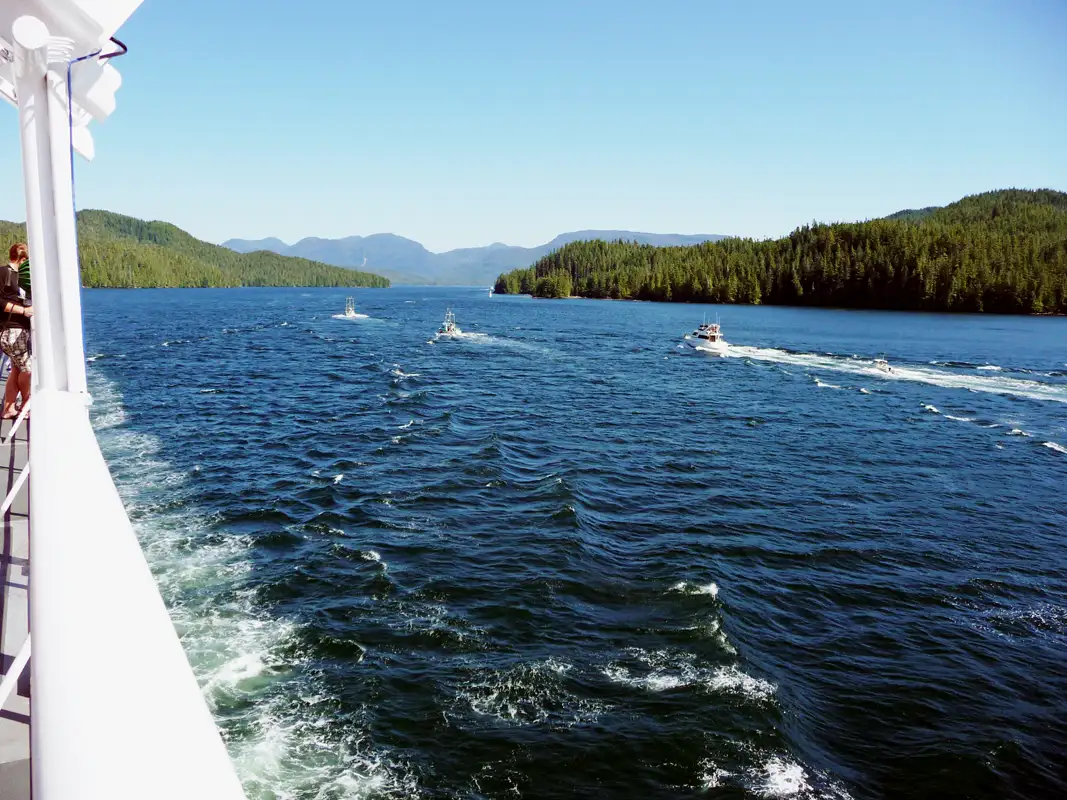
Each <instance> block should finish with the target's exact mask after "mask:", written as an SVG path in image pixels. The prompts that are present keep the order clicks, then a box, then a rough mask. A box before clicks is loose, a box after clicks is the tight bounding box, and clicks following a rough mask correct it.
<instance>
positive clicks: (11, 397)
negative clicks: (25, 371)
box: [3, 364, 21, 419]
mask: <svg viewBox="0 0 1067 800" xmlns="http://www.w3.org/2000/svg"><path fill="white" fill-rule="evenodd" d="M20 375H21V370H20V369H19V368H18V367H16V366H15V365H14V364H12V365H11V372H10V373H9V374H8V376H7V383H6V384H5V385H4V413H3V416H4V418H6V419H10V418H11V417H13V416H15V400H16V399H17V398H18V396H19V388H20V387H19V376H20Z"/></svg>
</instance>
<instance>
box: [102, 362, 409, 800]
mask: <svg viewBox="0 0 1067 800" xmlns="http://www.w3.org/2000/svg"><path fill="white" fill-rule="evenodd" d="M88 378H89V387H90V390H91V391H92V395H93V399H94V402H93V406H92V419H93V427H94V429H95V430H96V433H97V438H98V441H99V442H100V446H101V450H102V451H103V453H104V455H105V457H106V459H107V462H108V467H109V469H110V470H111V472H112V475H113V477H114V479H115V483H116V486H117V487H118V489H119V493H120V494H121V496H122V499H123V503H124V505H125V506H126V509H127V512H128V513H129V516H130V521H131V522H132V523H133V527H134V531H135V532H136V534H137V537H138V540H139V541H140V543H141V547H142V549H143V550H144V553H145V557H146V559H147V561H148V563H149V566H150V567H151V569H152V573H153V575H154V577H155V579H156V582H157V584H158V586H159V590H160V594H161V595H162V597H163V599H164V601H165V603H166V605H167V608H168V611H169V612H170V616H171V619H172V621H173V622H174V627H175V628H176V629H177V632H178V634H179V636H180V637H181V642H182V647H183V648H184V650H185V654H186V656H187V657H188V659H189V663H190V665H191V666H192V668H193V672H194V673H195V675H196V677H197V680H198V682H199V683H200V687H201V691H202V692H203V694H204V698H205V700H206V701H207V703H208V706H209V708H210V709H211V711H212V713H213V715H214V716H215V720H216V723H217V724H218V725H219V727H220V728H221V730H222V732H223V738H224V739H225V741H226V744H227V748H228V749H229V751H230V756H231V757H232V758H233V761H234V765H235V767H236V769H237V773H238V775H239V777H240V779H241V782H242V784H243V785H244V788H245V791H246V793H247V794H248V797H249V798H264V799H266V798H297V797H323V798H325V797H330V798H347V797H366V796H367V795H368V794H370V795H374V796H378V797H410V796H413V795H415V794H417V786H416V785H415V784H416V779H415V776H414V774H413V773H412V772H411V770H410V769H409V768H408V767H407V766H406V765H404V764H401V763H399V761H398V760H396V759H394V758H392V757H391V756H390V755H389V754H388V753H387V752H386V751H383V750H381V749H378V748H375V747H373V746H371V745H369V744H368V743H367V741H366V739H367V736H366V726H365V725H364V724H361V720H360V719H358V718H357V717H356V716H354V715H351V714H349V713H348V712H345V711H344V710H342V709H339V707H338V702H337V699H336V697H334V696H333V695H332V693H331V692H330V691H329V689H328V688H326V687H324V686H323V685H321V682H320V680H319V678H318V677H317V676H316V674H315V673H314V672H313V671H312V670H310V669H309V665H308V656H307V655H306V649H305V648H304V647H303V646H302V641H301V633H300V630H299V626H298V625H296V624H295V623H293V622H291V621H289V620H286V619H282V618H278V617H276V616H274V615H272V614H270V613H269V612H268V611H267V610H266V609H265V608H264V607H263V605H262V603H261V602H260V601H259V591H258V589H257V586H256V583H255V574H254V566H253V561H252V550H253V542H252V540H251V539H250V538H249V537H246V536H243V535H238V534H233V533H227V534H226V535H220V534H219V528H218V520H217V519H216V517H215V516H213V515H211V514H208V513H205V512H204V511H203V510H202V509H201V508H200V507H199V506H198V505H197V496H198V492H199V491H200V488H201V487H200V484H199V478H200V474H199V473H200V468H199V466H196V467H194V468H193V470H192V471H191V472H188V473H187V472H183V471H180V470H178V469H176V468H175V467H174V466H173V465H172V464H170V463H168V461H166V459H165V458H164V457H163V456H162V454H161V452H160V450H161V445H160V442H159V441H158V440H157V439H156V438H155V437H154V436H150V435H147V434H144V433H141V432H138V431H135V430H133V429H131V428H130V427H129V426H128V425H127V424H126V415H125V412H124V409H123V404H122V397H121V395H120V393H119V391H118V390H117V388H116V386H115V385H114V384H113V383H112V382H111V381H110V380H108V379H107V378H106V377H104V376H103V375H102V374H101V373H99V372H97V371H96V370H95V369H90V371H89V375H88ZM342 477H343V476H341V475H337V476H335V477H334V479H333V482H334V483H335V484H336V483H338V482H339V479H340V478H342ZM375 555H376V554H375ZM346 716H350V717H351V718H349V719H346V720H345V722H344V724H342V725H340V726H338V725H337V722H338V721H339V720H340V719H342V717H346Z"/></svg>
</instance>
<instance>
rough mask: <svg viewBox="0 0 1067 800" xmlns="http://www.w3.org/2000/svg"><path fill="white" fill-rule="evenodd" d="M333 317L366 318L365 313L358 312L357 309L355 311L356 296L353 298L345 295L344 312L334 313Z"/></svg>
mask: <svg viewBox="0 0 1067 800" xmlns="http://www.w3.org/2000/svg"><path fill="white" fill-rule="evenodd" d="M333 318H334V319H368V317H367V315H366V314H360V313H359V312H358V311H356V298H354V297H346V298H345V313H344V314H334V315H333Z"/></svg>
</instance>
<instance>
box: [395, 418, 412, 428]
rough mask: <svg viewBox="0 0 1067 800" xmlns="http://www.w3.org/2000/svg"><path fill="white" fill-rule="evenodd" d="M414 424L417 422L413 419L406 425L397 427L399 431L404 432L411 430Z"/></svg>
mask: <svg viewBox="0 0 1067 800" xmlns="http://www.w3.org/2000/svg"><path fill="white" fill-rule="evenodd" d="M414 424H415V420H413V419H409V420H408V421H407V422H405V423H404V424H403V425H397V429H398V430H404V429H405V428H410V427H411V426H412V425H414Z"/></svg>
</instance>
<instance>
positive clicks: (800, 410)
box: [85, 289, 1067, 800]
mask: <svg viewBox="0 0 1067 800" xmlns="http://www.w3.org/2000/svg"><path fill="white" fill-rule="evenodd" d="M345 294H346V292H345V291H343V290H338V291H333V290H329V291H327V290H319V291H305V290H270V289H264V290H252V289H246V290H218V291H214V290H192V291H174V290H171V291H149V290H143V291H136V292H104V291H90V292H86V294H85V307H86V317H87V323H86V325H87V334H86V335H87V341H88V349H89V352H90V353H91V354H92V357H93V360H92V364H91V381H92V385H93V390H94V394H95V397H96V405H95V406H94V420H95V424H96V425H97V428H98V431H99V436H100V439H101V444H102V446H103V448H104V452H105V455H106V456H107V458H108V462H109V464H110V465H111V467H112V470H113V473H114V475H115V477H116V480H117V482H118V484H119V486H120V489H121V491H122V492H123V495H124V497H125V499H126V502H127V506H128V508H129V509H130V513H131V516H132V517H133V519H134V521H135V524H136V525H137V529H138V531H139V535H140V536H141V538H142V541H143V543H144V546H145V548H146V552H147V554H148V558H149V561H150V563H151V564H152V566H153V569H154V570H155V572H156V574H157V576H158V578H159V581H160V585H161V588H162V590H163V592H164V595H165V597H166V599H167V601H168V604H169V605H170V606H171V608H172V613H173V616H174V619H175V623H176V625H177V626H178V628H179V631H180V632H181V634H182V636H183V641H184V643H185V646H186V649H187V652H188V653H189V656H190V660H191V661H192V663H193V665H194V667H195V669H196V671H197V673H198V675H199V677H200V679H201V681H202V683H203V685H204V689H205V695H206V696H207V697H208V699H209V702H210V703H211V705H212V708H213V710H214V711H215V713H216V715H217V718H218V720H219V723H220V725H221V727H222V729H223V731H224V734H225V736H226V739H227V742H228V744H229V747H230V749H231V752H232V753H233V756H234V758H235V761H236V763H237V765H238V768H239V770H240V773H241V776H242V778H243V780H244V781H245V785H246V788H247V790H248V793H249V795H250V796H251V797H255V798H319V799H320V800H332V799H333V798H342V797H409V796H410V797H441V798H460V797H462V798H468V797H469V798H498V797H500V798H503V797H529V798H554V797H587V796H596V797H627V798H629V797H634V798H654V797H690V796H701V797H724V798H726V797H733V798H737V797H798V798H808V797H853V798H877V797H967V798H1002V797H1019V798H1022V797H1027V798H1032V797H1055V796H1063V795H1064V794H1065V793H1067V764H1065V761H1067V755H1065V754H1067V666H1065V657H1067V553H1065V539H1067V501H1065V497H1064V490H1065V488H1067V320H1064V319H1050V318H1040V319H1028V318H1005V317H964V316H955V317H952V316H936V315H916V314H892V313H862V312H845V311H820V310H796V309H780V308H758V307H755V308H740V307H722V308H703V307H699V306H672V305H652V304H638V303H619V302H604V301H534V300H530V299H528V298H513V297H495V298H492V299H490V298H488V297H486V296H485V291H484V290H473V289H470V290H468V289H447V290H446V289H390V290H377V291H361V292H358V294H357V307H358V308H359V310H361V311H363V312H365V313H367V314H369V315H370V317H371V318H370V319H365V320H357V321H350V320H341V319H334V318H331V315H332V314H336V313H338V312H340V311H341V310H342V309H343V308H344V298H345ZM447 306H452V307H453V308H454V309H455V311H456V315H457V321H458V323H459V325H460V327H461V328H463V329H464V330H465V331H466V332H467V333H468V334H473V335H468V336H464V337H462V338H460V339H459V340H457V341H454V342H437V343H434V344H429V343H428V340H429V339H431V338H432V334H433V332H434V330H435V329H436V327H437V326H438V325H439V324H440V320H441V317H442V316H443V314H444V311H445V309H446V307H447ZM705 313H708V314H710V315H711V316H714V315H715V314H719V315H720V316H721V321H722V324H723V327H724V330H725V333H726V338H727V339H728V340H729V341H730V342H731V343H732V344H733V345H734V349H733V351H732V354H731V357H729V358H712V357H707V356H700V355H692V354H687V353H685V352H684V351H683V350H681V349H679V348H678V344H679V342H680V341H681V336H682V334H683V333H685V332H686V331H687V330H690V329H692V328H693V327H694V326H695V325H696V324H697V323H699V322H700V319H701V317H702V316H703V315H704V314H705ZM883 354H884V355H885V357H886V358H887V359H888V360H889V362H890V364H892V365H893V367H894V373H893V374H892V375H890V376H887V375H884V374H883V373H881V372H879V371H878V370H877V369H876V368H875V367H874V365H873V364H872V363H871V359H873V358H876V357H878V356H881V355H883Z"/></svg>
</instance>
